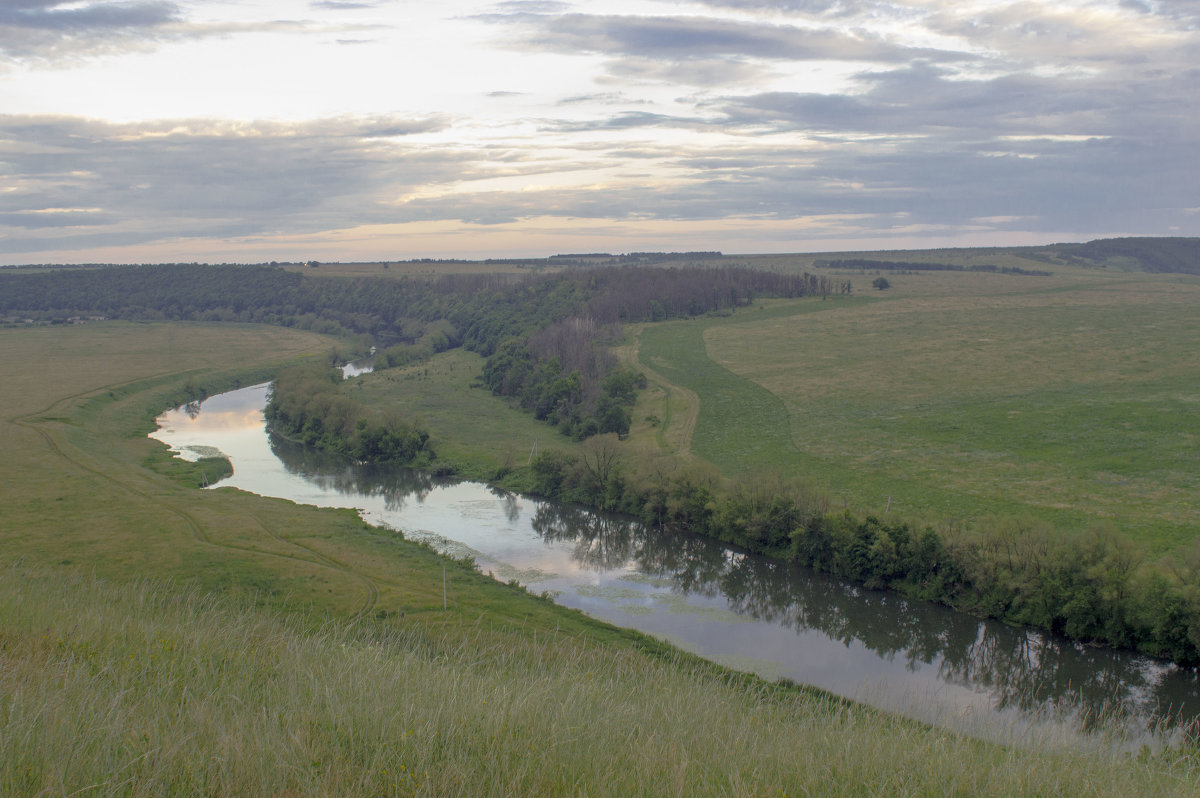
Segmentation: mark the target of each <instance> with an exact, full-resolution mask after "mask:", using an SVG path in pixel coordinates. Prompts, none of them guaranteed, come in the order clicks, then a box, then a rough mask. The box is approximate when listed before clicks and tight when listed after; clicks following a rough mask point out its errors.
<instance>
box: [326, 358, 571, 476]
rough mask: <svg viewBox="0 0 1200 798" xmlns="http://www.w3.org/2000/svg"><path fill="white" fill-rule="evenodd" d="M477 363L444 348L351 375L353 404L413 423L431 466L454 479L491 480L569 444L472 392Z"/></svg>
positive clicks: (487, 394) (506, 405)
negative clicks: (449, 471) (447, 470)
mask: <svg viewBox="0 0 1200 798" xmlns="http://www.w3.org/2000/svg"><path fill="white" fill-rule="evenodd" d="M482 369H483V358H482V357H480V356H479V355H477V354H475V353H474V352H468V351H467V350H465V349H451V350H450V351H448V352H443V353H441V354H439V355H435V356H434V357H433V358H431V359H430V360H429V361H427V362H425V363H421V364H418V365H415V366H408V367H403V368H395V369H385V370H383V371H377V372H373V373H370V374H364V375H362V376H359V377H356V378H354V379H353V380H352V381H351V384H350V385H349V386H348V388H347V390H348V394H349V396H350V397H351V398H353V399H355V400H356V401H360V402H363V403H364V404H368V405H371V406H376V407H384V408H387V409H388V410H390V411H393V412H396V413H399V414H400V415H401V416H402V417H404V418H412V419H416V420H417V421H418V422H419V423H420V424H421V425H422V426H424V427H425V428H426V429H427V430H428V431H429V434H430V440H431V443H432V445H433V449H434V451H435V452H436V453H437V464H438V465H440V466H451V467H453V469H454V471H455V473H457V474H460V475H462V476H466V477H471V478H475V479H484V480H491V479H495V478H496V477H497V476H498V475H500V476H503V475H505V474H507V473H509V472H512V471H517V470H520V469H522V468H524V467H525V466H527V465H528V464H529V461H530V459H531V455H532V454H534V453H535V452H540V451H546V450H547V449H566V448H571V447H573V446H575V445H576V444H574V442H572V441H571V440H570V439H569V438H566V437H564V436H562V435H560V434H559V433H558V431H557V430H555V429H553V428H552V427H549V426H547V425H546V424H543V423H541V422H540V421H537V420H536V419H535V418H534V417H533V416H532V415H530V414H529V413H526V412H524V411H522V410H520V409H519V408H517V407H514V406H513V405H512V404H511V403H510V402H509V401H508V400H507V399H504V398H503V397H499V396H494V395H493V394H492V393H491V391H489V390H487V389H486V388H481V387H477V386H475V385H474V383H475V382H476V381H477V380H478V378H479V375H480V373H481V371H482Z"/></svg>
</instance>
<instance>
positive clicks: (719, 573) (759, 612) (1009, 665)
mask: <svg viewBox="0 0 1200 798" xmlns="http://www.w3.org/2000/svg"><path fill="white" fill-rule="evenodd" d="M532 523H533V528H534V530H535V531H537V533H538V534H539V535H541V536H542V538H543V539H544V540H547V541H558V542H566V543H570V544H572V545H573V547H574V557H575V559H576V561H578V562H579V563H581V564H582V565H585V566H587V567H589V568H594V569H613V568H621V567H624V566H625V565H626V564H627V563H629V562H633V563H635V564H636V565H637V567H638V569H639V570H641V571H643V572H645V573H648V574H652V575H654V576H657V577H666V578H668V579H670V580H671V582H672V583H673V585H674V588H675V589H676V590H677V591H679V592H681V593H684V594H699V595H703V596H708V597H712V596H716V595H718V594H720V595H724V596H725V597H726V599H727V600H728V601H729V603H730V605H731V607H732V608H733V609H734V610H735V611H736V612H739V613H743V614H746V615H749V616H751V617H754V618H756V619H759V620H764V621H770V622H774V623H778V624H780V625H782V626H785V627H788V628H791V629H794V630H796V631H797V632H801V631H806V630H810V629H812V630H816V631H819V632H822V633H824V634H826V635H828V636H829V637H831V638H833V639H835V640H839V641H841V642H842V643H843V644H845V645H850V644H851V643H859V644H861V645H864V646H866V647H867V648H868V649H870V650H871V651H873V652H874V653H875V654H877V655H878V656H880V657H883V658H886V659H889V660H892V659H895V658H902V659H903V661H904V662H906V664H907V666H908V667H909V668H910V669H914V670H915V669H918V668H921V667H926V666H927V667H932V666H933V665H934V663H936V667H937V670H938V674H939V676H940V677H941V678H942V679H944V680H945V681H947V682H951V683H954V684H959V685H963V686H966V687H968V688H970V689H973V690H976V691H980V692H985V693H987V694H989V695H991V696H992V702H993V706H994V708H995V709H997V710H1006V709H1017V710H1019V711H1021V712H1022V713H1025V714H1029V715H1043V714H1048V715H1050V716H1056V717H1058V716H1072V717H1075V718H1076V719H1077V722H1078V723H1079V724H1080V726H1081V727H1082V728H1084V729H1095V728H1099V727H1100V726H1101V725H1110V724H1111V723H1112V722H1113V721H1119V722H1122V723H1134V724H1137V725H1141V726H1143V727H1144V728H1147V729H1149V728H1157V729H1172V728H1175V727H1176V726H1177V725H1179V724H1180V723H1181V722H1187V723H1192V722H1193V719H1194V718H1196V717H1197V715H1198V714H1200V685H1198V682H1197V676H1196V673H1195V672H1194V671H1191V670H1187V669H1183V668H1178V667H1175V666H1172V665H1167V664H1163V663H1159V662H1156V661H1153V660H1149V659H1146V658H1143V657H1136V656H1133V655H1130V654H1129V653H1125V652H1116V651H1111V650H1108V649H1093V648H1087V647H1084V646H1081V645H1079V644H1076V643H1072V642H1071V641H1067V640H1061V639H1058V638H1053V637H1050V636H1048V635H1044V634H1041V633H1036V632H1027V631H1024V630H1019V629H1014V628H1012V627H1008V626H1005V625H1003V624H1000V623H996V622H991V621H979V620H977V619H974V618H971V617H969V616H966V615H964V614H961V613H956V612H953V611H951V610H948V609H946V608H943V607H936V606H933V605H931V604H928V603H926V602H921V601H910V600H908V599H905V598H904V597H902V596H899V595H897V594H895V593H887V592H880V591H874V590H867V589H866V588H862V587H859V586H855V585H851V584H848V583H845V582H842V581H839V580H836V579H832V578H830V577H828V576H825V575H823V574H818V573H816V572H813V571H810V570H808V569H804V568H798V567H793V566H789V565H787V564H785V563H781V562H777V561H772V560H767V559H765V558H761V557H756V556H753V555H748V554H743V553H740V552H735V551H731V550H730V549H728V548H726V547H725V546H723V545H721V544H720V543H717V542H714V541H711V540H707V539H702V538H698V537H695V536H692V535H687V534H682V533H672V532H663V531H658V530H654V531H649V530H647V529H646V528H644V527H643V526H641V525H640V524H636V523H631V522H629V521H626V520H623V519H619V518H614V517H612V516H604V515H600V514H597V513H593V512H588V511H582V510H579V509H575V508H570V507H559V506H555V505H551V504H541V505H539V506H538V508H537V511H536V513H535V515H534V518H533V521H532Z"/></svg>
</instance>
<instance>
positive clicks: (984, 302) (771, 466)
mask: <svg viewBox="0 0 1200 798" xmlns="http://www.w3.org/2000/svg"><path fill="white" fill-rule="evenodd" d="M889 279H890V280H891V282H892V283H893V286H894V287H893V288H892V289H890V290H888V291H886V292H884V291H875V292H871V294H870V295H869V296H870V297H871V298H872V299H873V300H874V301H871V302H867V303H862V302H859V303H854V304H850V303H839V302H834V301H829V302H824V303H823V302H820V301H801V302H795V303H780V304H775V305H768V306H766V307H765V309H762V310H746V311H742V312H739V313H737V314H735V315H734V316H733V317H731V318H727V319H716V320H714V319H698V320H694V321H684V322H672V323H670V324H665V325H658V326H653V327H648V328H646V329H645V331H644V332H642V334H641V337H640V345H639V357H640V361H641V363H643V364H644V365H645V366H647V367H649V368H650V369H652V370H654V371H655V372H656V373H657V374H658V375H660V376H661V377H662V379H663V380H665V381H666V382H668V383H670V384H671V385H672V386H678V387H679V388H683V389H686V390H689V391H692V392H694V393H696V394H697V395H698V396H699V416H698V421H697V423H696V427H695V431H694V434H693V435H692V437H691V450H692V452H693V453H694V454H696V455H698V456H699V457H701V458H703V459H705V460H708V461H710V462H712V463H714V464H715V465H717V466H718V467H720V468H721V469H722V470H723V471H724V472H726V473H728V474H746V473H753V472H754V471H755V470H772V471H777V470H783V471H786V472H788V473H793V474H799V475H803V476H804V477H806V478H807V479H809V480H811V481H813V482H815V483H816V484H819V485H821V486H823V487H825V488H826V489H828V490H830V491H831V492H832V493H833V494H834V496H835V497H836V499H837V500H838V502H839V503H840V502H842V501H844V502H846V503H847V504H848V505H850V506H852V507H855V508H859V509H861V510H865V511H869V512H876V513H880V512H883V511H885V510H886V509H888V507H889V504H890V508H891V510H892V511H894V512H896V513H900V514H901V515H902V516H903V517H908V518H917V519H924V520H928V521H930V522H934V523H939V524H941V523H960V522H963V521H968V520H971V519H980V518H987V517H989V516H1013V515H1016V516H1026V517H1032V518H1035V519H1042V520H1044V521H1046V522H1048V523H1052V524H1054V525H1056V526H1061V527H1066V528H1082V527H1085V526H1087V525H1090V524H1094V523H1096V522H1098V521H1101V522H1106V523H1109V524H1111V525H1113V526H1114V527H1115V528H1116V529H1118V530H1119V531H1121V532H1123V533H1125V534H1128V535H1130V536H1131V537H1133V538H1136V539H1138V540H1141V541H1144V542H1145V543H1146V544H1147V545H1148V546H1149V547H1150V548H1151V549H1152V550H1153V551H1156V552H1158V553H1163V552H1167V551H1172V550H1175V549H1178V548H1179V547H1181V546H1184V545H1186V544H1190V542H1191V541H1192V539H1193V538H1194V536H1195V534H1196V530H1197V529H1198V528H1200V510H1198V509H1197V507H1196V505H1195V502H1194V501H1193V497H1194V496H1195V495H1196V493H1197V491H1198V490H1200V472H1198V471H1197V469H1196V442H1197V435H1198V434H1200V428H1197V427H1196V425H1195V424H1194V423H1193V420H1194V417H1195V408H1196V403H1197V401H1200V383H1197V381H1196V376H1195V375H1196V374H1198V373H1200V353H1198V352H1197V350H1196V348H1195V346H1194V342H1195V341H1196V340H1198V339H1200V316H1197V314H1196V313H1195V312H1194V311H1195V308H1196V307H1197V306H1200V282H1198V281H1197V280H1196V279H1195V278H1191V277H1177V276H1150V275H1128V274H1120V275H1106V274H1100V275H1097V274H1093V273H1081V272H1074V273H1071V272H1067V273H1063V274H1060V275H1057V276H1055V277H1050V278H1041V277H1026V276H1013V275H991V274H972V273H918V274H912V275H903V276H897V275H891V276H890V277H889ZM861 293H862V292H861V291H860V294H861Z"/></svg>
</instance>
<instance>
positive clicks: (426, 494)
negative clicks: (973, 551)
mask: <svg viewBox="0 0 1200 798" xmlns="http://www.w3.org/2000/svg"><path fill="white" fill-rule="evenodd" d="M267 390H268V388H267V386H266V385H259V386H253V387H250V388H243V389H240V390H236V391H232V392H229V393H225V394H221V395H219V396H214V397H212V398H209V399H207V400H205V401H203V402H200V403H192V404H190V405H187V406H185V407H183V408H176V409H175V410H171V411H168V412H166V413H164V414H163V415H162V416H160V417H159V419H158V423H159V429H158V430H157V431H156V432H154V433H151V437H153V438H156V439H158V440H161V441H163V442H164V443H166V444H167V445H169V446H170V447H171V448H172V449H173V450H175V451H176V452H178V453H179V454H180V456H182V457H186V458H197V457H201V456H204V455H211V454H215V453H218V452H219V453H221V454H223V455H224V456H226V457H228V458H229V459H230V461H231V462H232V463H233V475H232V476H231V477H229V478H227V479H225V480H223V481H222V482H220V483H219V485H218V486H214V487H223V486H230V487H235V488H239V489H241V490H245V491H249V492H252V493H256V494H260V495H263V496H274V497H280V498H285V499H290V500H291V501H294V502H298V503H301V504H311V505H317V506H321V507H352V508H356V509H358V511H359V512H360V514H361V515H362V516H363V518H364V519H365V520H367V521H368V522H370V523H372V524H376V525H379V526H385V527H389V528H392V529H395V530H399V531H401V532H402V533H403V535H404V536H405V537H406V538H409V539H415V540H425V541H427V542H430V543H432V544H433V545H434V546H436V547H437V548H439V549H440V550H442V551H444V552H446V553H448V554H452V555H454V556H471V557H473V558H474V559H475V561H476V563H477V565H478V566H479V568H480V569H481V570H482V571H484V572H485V573H487V572H491V573H492V574H493V575H494V576H495V577H496V578H498V579H501V580H503V581H509V580H512V579H516V580H517V581H519V582H520V583H521V584H522V585H524V586H526V587H527V588H528V589H529V590H530V591H532V592H534V593H543V592H546V593H549V594H550V595H552V596H553V597H554V600H555V601H556V602H558V603H560V604H563V605H566V606H569V607H574V608H577V609H580V610H582V611H584V612H586V613H588V614H590V615H593V616H595V617H597V618H602V619H604V620H606V621H609V622H611V623H614V624H617V625H620V626H625V627H630V628H634V629H638V630H640V631H643V632H646V633H648V634H652V635H655V636H658V637H661V638H664V639H666V640H669V641H671V642H672V643H674V644H676V645H678V646H679V647H681V648H683V649H686V650H688V651H692V652H694V653H696V654H699V655H701V656H703V657H706V658H708V659H710V660H713V661H716V662H719V663H721V664H724V665H728V666H730V667H733V668H737V669H740V670H745V671H751V672H754V673H757V674H759V675H761V676H764V677H766V678H770V679H777V678H788V679H792V680H794V681H796V682H802V683H805V684H810V685H814V686H816V687H820V688H823V689H825V690H828V691H830V692H833V693H836V694H838V695H842V696H846V697H850V698H855V699H858V700H861V701H864V702H866V703H868V704H871V705H873V706H877V707H879V708H882V709H885V710H888V711H892V712H899V713H901V714H904V715H907V716H910V717H914V718H917V719H919V720H924V721H928V722H931V723H935V724H938V725H941V726H944V727H947V728H951V729H953V730H955V731H960V732H964V733H970V734H975V735H978V736H982V737H987V738H991V739H997V738H999V739H1003V740H1012V741H1024V742H1026V743H1032V744H1038V745H1041V744H1045V742H1046V741H1048V740H1051V739H1063V738H1066V739H1070V740H1072V741H1079V740H1085V741H1088V742H1095V741H1097V740H1103V741H1104V742H1103V744H1105V745H1112V744H1116V745H1119V746H1121V747H1130V746H1139V745H1142V744H1150V745H1152V746H1157V745H1160V744H1161V743H1162V742H1164V741H1167V740H1170V739H1172V738H1174V737H1177V736H1178V735H1179V734H1181V733H1182V732H1181V730H1182V729H1184V728H1185V727H1188V726H1194V722H1195V721H1196V718H1197V716H1198V715H1200V681H1198V679H1197V674H1196V672H1195V671H1194V670H1192V669H1186V668H1178V667H1176V666H1174V665H1172V664H1170V663H1164V662H1161V661H1157V660H1154V659H1150V658H1147V657H1140V656H1136V655H1133V654H1130V653H1128V652H1119V651H1111V650H1107V649H1097V648H1090V647H1086V646H1082V645H1079V644H1075V643H1072V642H1070V641H1066V640H1062V639H1057V638H1054V637H1051V636H1049V635H1044V634H1041V633H1037V632H1030V631H1025V630H1020V629H1014V628H1012V627H1009V626H1006V625H1004V624H1001V623H997V622H993V621H980V620H978V619H976V618H972V617H969V616H966V615H963V614H961V613H956V612H953V611H951V610H948V609H945V608H943V607H937V606H933V605H930V604H927V603H924V602H914V601H909V600H906V599H904V598H902V597H900V596H898V595H896V594H893V593H887V592H881V591H873V590H867V589H865V588H862V587H859V586H855V585H851V584H848V583H845V582H842V581H840V580H837V579H833V578H830V577H827V576H825V575H822V574H818V573H815V572H813V571H811V570H809V569H804V568H797V567H792V566H789V565H787V564H785V563H781V562H777V561H773V560H769V559H766V558H762V557H758V556H755V555H751V554H747V553H744V552H741V551H737V550H735V549H732V548H730V547H728V546H726V545H723V544H720V543H717V542H714V541H711V540H706V539H703V538H700V537H697V536H694V535H687V534H678V533H663V532H660V531H656V530H649V529H646V528H644V527H643V526H642V525H640V524H638V523H634V522H631V521H629V520H627V519H623V518H618V517H613V516H608V515H604V514H601V513H595V512H591V511H585V510H581V509H578V508H574V507H568V506H561V505H558V504H555V503H551V502H544V501H540V500H535V499H530V498H527V497H523V496H518V495H514V494H511V493H505V492H503V491H497V490H493V489H491V488H489V487H488V486H486V485H483V484H479V483H472V482H455V481H451V480H440V479H435V478H432V477H430V476H429V475H426V474H422V473H419V472H414V471H411V470H409V469H400V468H388V467H380V466H371V465H347V464H345V463H334V462H331V461H330V460H329V459H328V458H326V457H324V456H322V455H320V454H318V453H315V452H313V451H311V450H306V449H304V448H303V447H298V446H296V445H294V444H290V443H288V442H286V441H283V440H280V439H277V438H275V437H274V436H270V435H268V433H267V431H266V428H265V422H264V418H263V408H264V407H265V404H266V399H267ZM449 598H450V600H451V601H453V584H452V583H451V585H450V586H449Z"/></svg>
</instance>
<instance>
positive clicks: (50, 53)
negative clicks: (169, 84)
mask: <svg viewBox="0 0 1200 798" xmlns="http://www.w3.org/2000/svg"><path fill="white" fill-rule="evenodd" d="M3 3H4V5H3V6H0V63H2V62H3V61H6V60H7V61H9V62H24V61H41V62H63V63H74V62H78V61H81V60H84V59H87V58H91V57H96V56H103V55H114V54H120V53H124V52H129V51H147V50H152V49H155V48H157V47H159V46H161V45H163V44H166V43H168V42H178V41H188V40H195V39H205V38H213V37H221V36H230V35H240V34H249V33H293V34H312V33H344V32H358V31H364V30H367V31H374V30H378V29H379V27H380V26H379V25H376V24H348V23H324V22H314V21H312V20H288V19H268V20H261V21H255V22H232V21H231V22H196V21H194V20H192V19H190V18H189V17H188V16H187V14H186V13H185V10H184V6H183V5H182V4H181V3H178V2H171V1H170V0H132V1H131V2H107V1H106V0H83V2H74V1H72V0H3ZM340 7H342V8H347V7H348V6H347V5H345V4H342V5H341V6H340Z"/></svg>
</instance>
